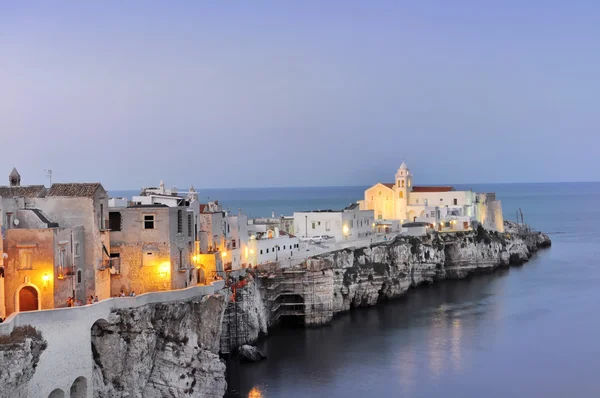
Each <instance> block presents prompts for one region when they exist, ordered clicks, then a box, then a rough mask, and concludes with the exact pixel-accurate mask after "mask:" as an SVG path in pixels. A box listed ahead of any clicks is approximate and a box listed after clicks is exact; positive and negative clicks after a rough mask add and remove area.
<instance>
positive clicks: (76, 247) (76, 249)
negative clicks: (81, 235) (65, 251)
mask: <svg viewBox="0 0 600 398" xmlns="http://www.w3.org/2000/svg"><path fill="white" fill-rule="evenodd" d="M79 256H80V253H79V242H75V257H79Z"/></svg>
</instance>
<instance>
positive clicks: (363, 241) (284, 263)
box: [279, 233, 400, 267]
mask: <svg viewBox="0 0 600 398" xmlns="http://www.w3.org/2000/svg"><path fill="white" fill-rule="evenodd" d="M397 235H400V233H388V234H383V233H382V234H373V235H370V236H366V237H364V238H359V239H354V240H344V241H341V242H333V241H332V242H331V243H329V242H323V243H309V242H300V251H299V252H298V256H297V257H296V256H294V257H293V258H288V259H281V260H279V265H280V266H281V267H290V266H294V265H299V264H302V262H304V260H306V259H307V258H309V257H313V256H317V255H319V254H323V253H328V252H332V251H336V250H341V249H347V248H349V247H366V246H369V245H370V244H371V243H378V242H384V241H385V237H386V236H387V240H393V239H394V238H395V237H396V236H397Z"/></svg>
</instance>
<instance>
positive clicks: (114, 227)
mask: <svg viewBox="0 0 600 398" xmlns="http://www.w3.org/2000/svg"><path fill="white" fill-rule="evenodd" d="M108 228H109V229H110V230H111V231H120V230H121V213H119V212H118V211H110V212H108Z"/></svg>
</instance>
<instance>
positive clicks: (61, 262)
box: [58, 246, 67, 276]
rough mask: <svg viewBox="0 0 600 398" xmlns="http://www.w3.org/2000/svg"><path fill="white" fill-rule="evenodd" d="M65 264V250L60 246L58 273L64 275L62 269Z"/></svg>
mask: <svg viewBox="0 0 600 398" xmlns="http://www.w3.org/2000/svg"><path fill="white" fill-rule="evenodd" d="M66 265H67V250H66V248H65V247H64V246H62V247H61V248H60V250H59V252H58V275H59V276H63V275H64V269H65V266H66Z"/></svg>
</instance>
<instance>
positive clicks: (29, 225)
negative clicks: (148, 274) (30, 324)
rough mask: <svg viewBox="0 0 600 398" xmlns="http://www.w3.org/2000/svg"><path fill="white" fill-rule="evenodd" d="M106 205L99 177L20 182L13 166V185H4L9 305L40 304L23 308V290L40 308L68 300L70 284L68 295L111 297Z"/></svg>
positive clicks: (1, 205)
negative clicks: (45, 183)
mask: <svg viewBox="0 0 600 398" xmlns="http://www.w3.org/2000/svg"><path fill="white" fill-rule="evenodd" d="M107 209H108V198H107V195H106V191H105V190H104V188H103V187H102V185H101V184H99V183H72V184H63V183H55V184H52V186H51V187H50V188H48V189H47V188H45V187H44V186H43V185H31V186H21V176H20V175H19V174H18V172H17V171H16V170H15V169H13V171H12V172H11V174H10V176H9V185H8V186H1V187H0V223H1V227H2V240H3V241H4V242H3V244H2V256H1V257H2V262H3V263H2V265H3V266H4V274H5V278H4V281H3V282H4V288H5V289H4V292H3V293H4V294H3V296H4V300H3V302H5V303H6V305H7V311H9V312H12V311H19V310H25V309H32V308H34V307H35V306H34V305H31V308H30V307H27V308H25V307H23V308H20V303H21V300H20V294H21V293H22V294H23V295H25V294H27V293H29V294H30V297H29V298H30V299H31V302H36V300H37V304H38V308H41V309H45V308H53V307H55V306H59V305H62V303H65V304H66V298H65V297H64V296H65V294H66V291H67V290H70V294H69V295H68V296H67V297H70V296H74V298H75V299H76V300H78V301H80V302H83V303H85V302H86V300H87V298H88V297H89V296H95V295H97V296H98V297H99V299H103V298H107V297H109V295H110V276H109V273H108V271H106V269H107V265H108V262H109V261H110V260H109V256H108V250H107V247H109V246H110V243H109V242H110V240H109V239H110V238H109V235H108V230H107V229H106V225H107V216H108V214H107V211H106V210H107ZM67 269H68V270H69V271H68V272H67V271H65V270H67ZM19 281H20V282H19ZM17 282H18V283H17ZM67 285H69V286H70V287H69V288H67V287H66V286H67ZM0 290H2V287H0ZM53 292H56V295H55V296H56V297H51V296H52V295H54V293H53ZM63 298H64V299H65V301H63ZM50 305H51V307H47V306H50Z"/></svg>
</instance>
